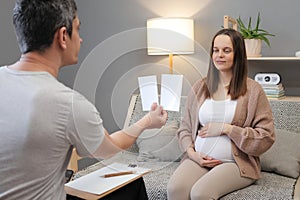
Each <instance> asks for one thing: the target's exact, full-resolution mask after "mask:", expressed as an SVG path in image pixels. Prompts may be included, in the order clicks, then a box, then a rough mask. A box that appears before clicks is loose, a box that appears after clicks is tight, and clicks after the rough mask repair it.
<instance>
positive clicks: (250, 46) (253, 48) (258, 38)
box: [236, 13, 275, 57]
mask: <svg viewBox="0 0 300 200" xmlns="http://www.w3.org/2000/svg"><path fill="white" fill-rule="evenodd" d="M236 21H237V23H238V27H239V31H240V33H241V34H242V36H243V38H244V39H245V45H246V52H247V56H248V57H257V56H261V43H262V41H264V42H265V43H266V44H267V45H268V46H269V47H270V41H269V39H268V36H275V35H273V34H271V33H269V32H268V31H266V30H264V29H261V28H260V27H259V25H260V22H261V19H260V13H258V16H257V20H256V25H255V27H253V26H252V18H251V17H250V18H249V21H248V25H247V26H246V25H245V23H244V22H243V21H242V20H241V17H239V18H238V19H237V20H236Z"/></svg>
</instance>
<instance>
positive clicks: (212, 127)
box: [198, 122, 231, 138]
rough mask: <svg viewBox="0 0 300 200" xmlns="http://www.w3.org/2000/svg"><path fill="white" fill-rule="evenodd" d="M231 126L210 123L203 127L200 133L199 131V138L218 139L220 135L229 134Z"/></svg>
mask: <svg viewBox="0 0 300 200" xmlns="http://www.w3.org/2000/svg"><path fill="white" fill-rule="evenodd" d="M229 126H231V125H230V124H226V123H221V122H210V123H208V124H206V125H205V126H203V127H202V128H201V129H200V130H199V131H198V136H200V137H202V138H205V137H216V136H220V135H225V134H227V131H224V130H228V129H229Z"/></svg>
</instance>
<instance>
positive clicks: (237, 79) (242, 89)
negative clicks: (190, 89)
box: [205, 29, 248, 100]
mask: <svg viewBox="0 0 300 200" xmlns="http://www.w3.org/2000/svg"><path fill="white" fill-rule="evenodd" d="M218 35H228V36H229V37H230V39H231V42H232V46H233V51H234V57H233V68H232V79H231V81H230V84H229V88H228V94H229V95H230V97H231V99H232V100H235V99H237V98H238V97H239V96H242V95H244V94H245V93H246V91H247V73H248V66H247V55H246V48H245V42H244V38H243V37H242V35H241V34H240V33H239V32H238V31H236V30H233V29H222V30H220V31H218V32H217V33H216V35H215V36H214V37H213V40H212V44H211V49H210V63H209V69H208V74H207V79H206V84H207V88H206V91H205V94H206V97H207V98H209V97H211V96H212V94H213V93H214V92H216V90H217V89H218V83H219V80H220V78H219V71H218V69H217V68H216V66H215V65H214V63H213V61H212V54H213V48H214V41H215V38H216V37H217V36H218Z"/></svg>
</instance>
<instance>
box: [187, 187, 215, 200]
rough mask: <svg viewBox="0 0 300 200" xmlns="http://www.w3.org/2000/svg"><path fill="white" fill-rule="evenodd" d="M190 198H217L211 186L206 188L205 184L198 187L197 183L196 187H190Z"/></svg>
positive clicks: (205, 199)
mask: <svg viewBox="0 0 300 200" xmlns="http://www.w3.org/2000/svg"><path fill="white" fill-rule="evenodd" d="M190 196H191V200H199V199H201V200H215V199H218V198H219V197H218V195H216V194H215V192H214V189H213V188H207V187H205V186H203V187H200V186H199V185H198V186H197V187H195V186H194V187H192V189H191V193H190Z"/></svg>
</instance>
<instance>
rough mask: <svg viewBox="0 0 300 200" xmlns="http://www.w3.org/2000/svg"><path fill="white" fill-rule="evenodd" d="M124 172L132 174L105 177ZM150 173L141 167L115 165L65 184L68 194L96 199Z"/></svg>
mask: <svg viewBox="0 0 300 200" xmlns="http://www.w3.org/2000/svg"><path fill="white" fill-rule="evenodd" d="M120 172H121V173H122V172H132V173H129V174H124V175H118V176H110V177H105V175H108V174H115V173H120ZM148 172H150V169H146V168H141V167H137V166H136V167H132V166H130V165H126V164H121V163H113V164H111V165H108V166H106V167H103V168H101V169H98V170H96V171H94V172H92V173H89V174H87V175H85V176H82V177H80V178H78V179H75V180H74V181H71V182H69V183H66V184H65V190H66V192H67V193H68V194H71V195H74V196H79V197H86V195H90V196H94V197H95V199H98V198H101V197H103V196H105V195H107V194H109V193H111V192H113V191H115V190H117V189H118V188H121V187H123V186H124V185H126V184H128V183H131V182H132V181H134V180H136V179H138V178H140V177H141V176H143V175H144V174H146V173H148Z"/></svg>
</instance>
